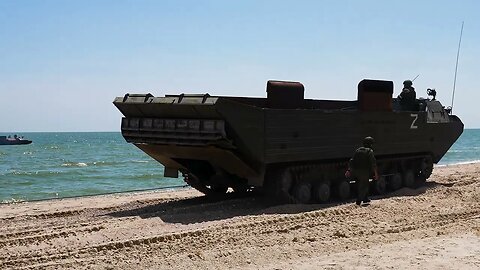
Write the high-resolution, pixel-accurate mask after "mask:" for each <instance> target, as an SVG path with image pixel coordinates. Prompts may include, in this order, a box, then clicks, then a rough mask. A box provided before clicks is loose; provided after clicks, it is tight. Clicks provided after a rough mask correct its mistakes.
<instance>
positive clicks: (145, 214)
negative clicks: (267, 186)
mask: <svg viewBox="0 0 480 270" xmlns="http://www.w3.org/2000/svg"><path fill="white" fill-rule="evenodd" d="M439 186H446V187H450V186H451V185H450V184H442V183H437V182H427V183H426V184H424V185H423V186H421V187H418V188H401V189H399V190H397V191H394V192H390V193H387V194H384V195H371V196H370V198H371V199H372V200H374V201H377V202H376V203H381V200H382V199H386V198H390V197H405V196H418V195H420V194H423V193H425V192H426V191H427V190H429V189H433V188H436V187H439ZM353 196H355V195H353ZM354 203H355V199H354V198H351V199H349V200H346V201H332V202H330V203H324V204H279V203H277V202H274V201H272V200H269V199H267V198H265V197H264V196H262V194H259V193H254V192H252V193H248V194H245V195H242V196H238V195H236V194H233V193H227V194H226V195H225V196H223V197H221V198H209V197H206V196H200V197H194V198H186V199H179V200H172V201H167V202H159V203H154V204H150V205H143V204H141V205H132V206H131V207H130V208H129V209H126V210H119V211H114V212H110V213H107V214H106V215H109V216H112V217H131V216H138V217H140V218H145V219H146V218H160V219H161V220H162V221H163V222H165V223H180V224H192V223H201V222H208V221H215V220H223V219H229V218H233V217H242V216H258V215H264V214H297V213H305V212H310V211H317V210H321V209H328V208H332V207H335V206H339V205H345V204H354Z"/></svg>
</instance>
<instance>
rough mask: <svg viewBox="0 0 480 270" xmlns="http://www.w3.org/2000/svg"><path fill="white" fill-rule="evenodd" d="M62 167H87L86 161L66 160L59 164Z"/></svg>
mask: <svg viewBox="0 0 480 270" xmlns="http://www.w3.org/2000/svg"><path fill="white" fill-rule="evenodd" d="M61 166H62V167H87V166H88V165H87V163H84V162H66V163H63V164H62V165H61Z"/></svg>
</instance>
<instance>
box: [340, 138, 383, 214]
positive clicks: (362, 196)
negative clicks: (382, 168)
mask: <svg viewBox="0 0 480 270" xmlns="http://www.w3.org/2000/svg"><path fill="white" fill-rule="evenodd" d="M373 143H374V140H373V138H372V137H366V138H365V139H363V146H362V147H359V148H358V149H357V150H355V153H354V154H353V157H352V158H351V159H350V162H349V164H348V170H347V171H346V172H345V176H346V177H347V178H349V177H353V178H354V179H355V182H356V184H357V200H356V204H357V205H360V204H361V203H362V202H363V203H369V202H370V199H368V186H369V181H368V180H369V179H370V176H372V174H373V179H374V180H377V179H378V172H377V162H376V160H375V156H374V155H373Z"/></svg>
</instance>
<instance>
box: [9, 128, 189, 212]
mask: <svg viewBox="0 0 480 270" xmlns="http://www.w3.org/2000/svg"><path fill="white" fill-rule="evenodd" d="M19 135H22V136H24V137H25V138H26V139H29V140H32V141H33V143H32V144H29V145H14V146H0V202H8V201H21V200H35V199H46V198H58V197H70V196H82V195H93V194H102V193H111V192H122V191H129V190H141V189H151V188H161V187H168V186H178V185H184V182H183V179H182V178H164V177H163V166H162V165H161V164H160V163H158V162H156V161H155V160H153V159H152V158H150V157H149V156H148V155H146V154H145V153H144V152H142V151H141V150H140V149H138V148H136V147H135V146H134V145H133V144H130V143H127V142H125V140H124V139H123V137H122V135H121V134H120V133H119V132H85V133H83V132H75V133H22V134H19Z"/></svg>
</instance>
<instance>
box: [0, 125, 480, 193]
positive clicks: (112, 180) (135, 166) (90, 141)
mask: <svg viewBox="0 0 480 270" xmlns="http://www.w3.org/2000/svg"><path fill="white" fill-rule="evenodd" d="M0 135H9V134H0ZM19 135H22V136H24V137H25V138H27V139H30V140H32V141H33V143H32V144H29V145H16V146H0V202H14V201H24V200H37V199H49V198H63V197H71V196H84V195H94V194H104V193H111V192H124V191H132V190H144V189H155V188H164V187H179V186H182V185H185V183H184V182H183V180H182V178H181V177H179V178H165V177H163V166H162V165H161V164H160V163H158V162H156V161H155V160H153V159H152V158H150V157H149V156H147V155H146V154H145V153H144V152H142V151H140V150H139V149H138V148H136V147H135V146H134V145H132V144H129V143H126V142H125V140H124V139H123V137H122V135H121V134H120V133H119V132H85V133H83V132H75V133H22V134H19ZM479 160H480V129H467V130H465V131H464V133H463V134H462V136H461V137H460V138H459V139H458V141H457V142H456V143H455V144H454V145H453V146H452V147H451V149H450V150H449V151H448V153H447V154H446V155H445V156H444V157H443V159H442V160H441V161H440V163H439V164H440V165H446V164H454V163H466V162H476V161H479Z"/></svg>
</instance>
